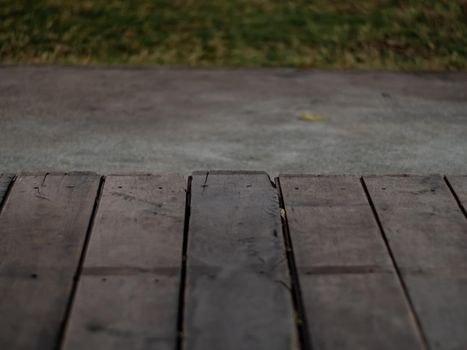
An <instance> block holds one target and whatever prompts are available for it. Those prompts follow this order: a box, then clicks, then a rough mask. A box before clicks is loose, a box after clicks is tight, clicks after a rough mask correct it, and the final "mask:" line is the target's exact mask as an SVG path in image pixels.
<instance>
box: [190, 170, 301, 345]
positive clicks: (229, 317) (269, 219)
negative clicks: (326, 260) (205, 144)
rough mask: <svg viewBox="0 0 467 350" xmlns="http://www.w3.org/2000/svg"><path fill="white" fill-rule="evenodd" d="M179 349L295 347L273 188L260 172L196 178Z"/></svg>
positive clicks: (291, 310)
mask: <svg viewBox="0 0 467 350" xmlns="http://www.w3.org/2000/svg"><path fill="white" fill-rule="evenodd" d="M187 259H188V260H187V282H186V295H185V322H184V332H185V333H184V336H185V337H184V349H190V350H192V349H197V350H198V349H199V350H205V349H211V350H216V349H223V350H224V349H225V350H230V349H235V350H237V349H255V350H261V349H267V350H274V349H281V350H284V349H296V348H297V346H298V344H297V335H296V325H295V322H294V310H293V302H292V297H291V293H290V276H289V272H288V265H287V259H286V254H285V246H284V241H283V235H282V232H281V221H280V214H279V204H278V196H277V192H276V189H275V188H274V187H273V186H272V184H271V182H270V180H269V178H268V176H267V175H266V174H265V173H241V172H217V173H216V172H210V173H206V174H203V173H196V174H194V176H193V183H192V201H191V218H190V229H189V237H188V250H187Z"/></svg>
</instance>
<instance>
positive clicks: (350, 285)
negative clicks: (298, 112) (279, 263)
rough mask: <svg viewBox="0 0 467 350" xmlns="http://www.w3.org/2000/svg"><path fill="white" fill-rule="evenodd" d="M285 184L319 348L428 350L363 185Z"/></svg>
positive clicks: (286, 179) (346, 181)
mask: <svg viewBox="0 0 467 350" xmlns="http://www.w3.org/2000/svg"><path fill="white" fill-rule="evenodd" d="M279 180H280V186H281V191H282V195H283V200H284V204H285V211H286V215H287V221H288V227H289V232H290V237H291V241H292V245H293V249H294V256H295V263H296V267H297V273H298V275H299V280H300V285H301V292H302V299H303V304H304V308H305V315H306V318H307V324H308V332H309V334H310V335H311V342H312V348H313V349H420V348H423V347H422V342H421V340H420V336H419V333H418V329H417V327H416V324H415V322H414V319H413V317H412V314H411V312H410V307H409V305H408V302H407V300H406V298H405V296H404V293H403V289H402V287H401V285H400V282H399V280H398V279H397V274H396V272H395V269H394V267H393V264H392V261H391V258H390V255H389V253H388V251H387V248H386V246H385V244H384V240H383V238H382V236H381V233H380V231H379V228H378V225H377V222H376V221H375V218H374V216H373V213H372V210H371V207H370V205H369V203H368V201H367V198H366V195H365V193H364V190H363V187H362V185H361V183H360V180H359V179H358V178H356V177H343V176H331V177H317V176H309V177H303V176H300V177H297V176H281V177H280V178H279Z"/></svg>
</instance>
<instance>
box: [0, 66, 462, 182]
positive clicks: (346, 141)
mask: <svg viewBox="0 0 467 350" xmlns="http://www.w3.org/2000/svg"><path fill="white" fill-rule="evenodd" d="M301 112H309V113H314V114H318V115H320V116H321V117H322V118H323V119H322V120H321V121H303V120H300V119H299V114H300V113H301ZM0 150H1V158H0V172H21V171H52V170H53V171H68V170H78V171H80V170H89V171H96V172H100V173H112V172H179V173H190V172H191V171H192V170H194V169H244V170H253V169H255V170H266V171H268V172H269V173H270V174H271V175H275V174H277V173H279V172H287V173H297V172H307V173H315V174H319V173H321V174H342V173H350V174H387V173H391V174H392V173H438V172H439V173H451V174H461V173H467V73H416V74H410V73H405V74H402V73H392V72H337V71H313V70H309V71H307V70H292V69H188V68H158V67H153V68H103V67H102V68H100V67H91V68H80V67H32V66H3V67H0Z"/></svg>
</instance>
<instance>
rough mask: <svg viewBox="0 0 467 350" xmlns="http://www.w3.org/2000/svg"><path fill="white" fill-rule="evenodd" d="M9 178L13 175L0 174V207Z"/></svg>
mask: <svg viewBox="0 0 467 350" xmlns="http://www.w3.org/2000/svg"><path fill="white" fill-rule="evenodd" d="M11 180H13V175H7V174H0V208H1V207H2V203H3V197H4V196H5V194H6V192H7V190H8V187H9V186H10V183H11Z"/></svg>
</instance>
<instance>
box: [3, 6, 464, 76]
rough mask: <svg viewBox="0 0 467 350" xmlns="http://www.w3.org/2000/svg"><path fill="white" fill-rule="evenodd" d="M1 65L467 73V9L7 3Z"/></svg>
mask: <svg viewBox="0 0 467 350" xmlns="http://www.w3.org/2000/svg"><path fill="white" fill-rule="evenodd" d="M0 62H2V63H73V64H89V63H98V64H126V63H131V64H174V65H179V64H180V65H203V66H205V65H224V66H292V67H316V68H365V69H370V68H376V69H402V70H404V69H423V70H425V69H427V70H442V69H449V70H456V69H465V68H466V67H467V1H459V0H405V1H402V0H380V1H378V0H354V1H344V0H341V1H338V0H334V1H332V0H315V1H311V0H310V1H304V0H288V1H286V0H282V1H279V0H277V1H273V0H231V1H228V0H198V1H196V0H134V1H132V0H75V1H72V0H8V1H6V0H0Z"/></svg>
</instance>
